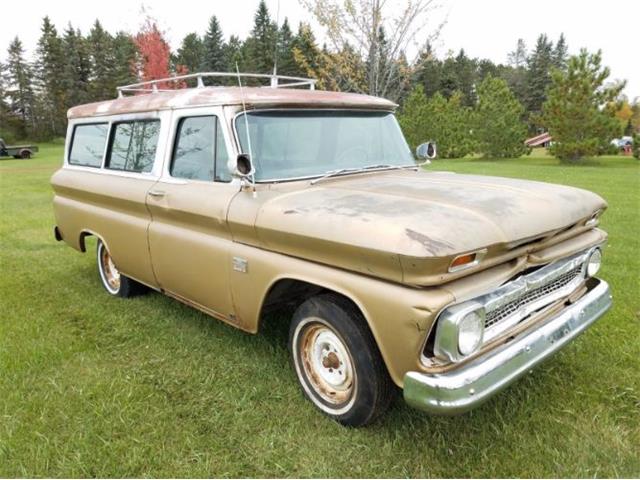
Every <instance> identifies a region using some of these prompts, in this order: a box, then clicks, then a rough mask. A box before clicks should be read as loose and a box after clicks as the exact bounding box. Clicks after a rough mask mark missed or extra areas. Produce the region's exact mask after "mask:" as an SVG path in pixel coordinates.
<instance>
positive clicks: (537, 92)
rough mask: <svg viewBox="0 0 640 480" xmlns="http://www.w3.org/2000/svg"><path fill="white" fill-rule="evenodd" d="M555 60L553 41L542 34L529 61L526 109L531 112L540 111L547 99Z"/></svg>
mask: <svg viewBox="0 0 640 480" xmlns="http://www.w3.org/2000/svg"><path fill="white" fill-rule="evenodd" d="M553 61H554V60H553V43H552V42H551V41H549V39H548V38H547V36H546V35H544V34H542V35H540V36H539V37H538V40H537V42H536V46H535V49H534V50H533V53H532V54H531V55H530V56H529V59H528V62H527V67H528V71H527V80H526V91H527V93H526V98H527V100H526V109H527V111H528V112H530V113H537V112H540V110H541V108H542V104H543V103H544V101H545V99H546V90H547V87H548V86H549V84H550V83H551V69H552V67H553Z"/></svg>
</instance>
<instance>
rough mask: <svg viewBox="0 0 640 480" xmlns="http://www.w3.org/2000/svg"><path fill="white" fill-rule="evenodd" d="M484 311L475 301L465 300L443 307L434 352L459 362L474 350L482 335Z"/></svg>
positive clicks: (441, 356)
mask: <svg viewBox="0 0 640 480" xmlns="http://www.w3.org/2000/svg"><path fill="white" fill-rule="evenodd" d="M484 322H485V311H484V307H483V306H482V305H480V304H479V303H477V302H465V303H460V304H458V305H454V306H452V307H449V308H447V309H445V310H444V311H443V312H442V313H441V314H440V316H439V317H438V325H437V330H436V338H435V344H434V353H435V355H436V356H437V357H440V358H442V359H444V360H450V361H452V362H459V361H460V360H463V359H464V358H465V357H468V356H469V355H471V354H472V353H474V352H476V351H477V350H478V349H479V348H480V346H481V345H482V340H483V336H484Z"/></svg>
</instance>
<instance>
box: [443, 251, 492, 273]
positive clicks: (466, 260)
mask: <svg viewBox="0 0 640 480" xmlns="http://www.w3.org/2000/svg"><path fill="white" fill-rule="evenodd" d="M485 253H487V250H486V249H483V250H479V251H477V252H473V253H465V254H463V255H458V256H457V257H456V258H454V259H453V262H451V265H449V272H457V271H458V270H463V269H465V268H469V267H473V266H475V265H477V264H478V263H479V262H480V260H482V257H484V255H485Z"/></svg>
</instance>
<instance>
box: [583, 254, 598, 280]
mask: <svg viewBox="0 0 640 480" xmlns="http://www.w3.org/2000/svg"><path fill="white" fill-rule="evenodd" d="M601 266H602V250H601V249H600V248H599V247H596V248H593V249H591V251H590V252H589V255H588V256H587V259H586V260H585V262H584V274H585V277H586V278H591V277H595V276H596V275H597V274H598V272H599V271H600V267H601Z"/></svg>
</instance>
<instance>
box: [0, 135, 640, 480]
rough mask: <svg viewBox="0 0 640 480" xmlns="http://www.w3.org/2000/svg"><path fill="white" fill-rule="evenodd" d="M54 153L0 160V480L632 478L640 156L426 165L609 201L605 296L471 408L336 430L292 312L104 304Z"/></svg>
mask: <svg viewBox="0 0 640 480" xmlns="http://www.w3.org/2000/svg"><path fill="white" fill-rule="evenodd" d="M62 151H63V148H62V146H60V145H42V151H41V153H40V154H38V155H37V157H36V158H34V159H32V160H28V161H26V160H1V161H0V208H1V212H2V213H1V218H0V221H1V232H2V233H1V237H0V238H1V241H0V274H1V275H0V296H1V301H0V477H12V476H30V477H34V476H36V477H39V476H45V477H47V476H54V477H59V476H63V477H93V476H100V477H112V476H115V477H141V476H142V477H145V476H154V477H173V476H178V477H202V476H232V477H244V476H249V477H254V476H255V477H264V476H268V477H271V476H296V477H298V476H300V477H309V476H320V477H355V476H358V477H359V476H364V477H378V476H383V477H390V476H391V477H414V476H420V477H434V476H435V477H513V476H515V477H520V476H524V477H530V476H533V477H556V476H558V477H592V476H604V477H609V476H625V477H634V476H635V477H637V476H640V285H639V284H640V278H639V275H640V260H639V259H640V220H639V218H638V216H639V214H640V168H639V165H640V162H638V161H636V160H634V159H631V158H616V157H606V158H601V159H598V160H595V161H593V162H588V163H586V164H584V165H580V166H560V165H559V164H558V162H557V161H556V160H554V159H553V158H549V157H525V158H522V159H518V160H505V161H483V160H477V159H474V160H455V161H439V160H437V161H435V162H434V163H433V165H432V166H431V167H430V168H433V169H442V170H454V171H457V172H465V173H467V172H472V173H479V174H490V175H504V176H511V177H521V178H528V179H536V180H543V181H549V182H555V183H563V184H569V185H575V186H577V187H582V188H587V189H590V190H593V191H595V192H597V193H599V194H600V195H602V196H603V197H604V198H606V199H607V201H608V202H609V210H608V211H607V213H606V214H605V215H604V217H603V220H602V225H603V227H604V228H605V229H606V230H607V231H608V232H609V234H610V239H609V245H608V246H607V248H606V251H605V256H604V267H603V269H602V276H603V277H604V278H605V279H606V280H607V281H609V282H610V283H611V286H612V288H613V294H614V301H615V307H614V309H613V310H612V311H611V312H610V313H609V314H607V315H606V317H604V318H603V319H602V320H601V321H600V322H598V323H597V324H596V325H595V326H594V327H593V328H591V329H590V330H589V331H588V332H586V333H585V334H584V335H583V336H581V337H580V338H579V339H578V340H577V341H575V342H573V343H572V344H571V345H570V346H568V348H566V349H565V350H564V351H562V352H561V353H560V354H559V355H557V356H556V357H554V358H553V359H552V360H550V361H549V362H547V363H545V364H544V365H543V366H542V367H540V368H538V369H537V370H536V371H534V373H533V374H532V375H529V376H527V377H526V378H524V379H522V380H521V381H520V382H518V383H517V384H515V385H513V386H512V387H510V388H509V389H508V390H506V391H505V392H503V393H502V394H501V395H499V396H498V397H496V398H495V399H493V400H491V401H490V402H489V403H487V404H485V405H484V406H483V407H481V408H479V409H477V410H475V411H473V412H471V413H469V414H466V415H462V416H458V417H452V418H448V417H434V416H429V415H427V414H425V413H421V412H418V411H414V410H411V409H409V408H408V407H407V406H405V405H404V403H403V402H402V400H401V398H399V399H398V400H397V401H396V402H395V404H394V406H393V407H392V409H391V410H390V412H389V414H388V415H387V416H386V417H384V418H383V419H382V420H381V421H379V422H377V423H376V424H374V425H372V426H371V427H369V428H365V429H347V428H343V427H341V426H340V425H338V424H336V423H334V422H332V421H330V420H328V419H327V418H325V417H324V416H322V415H321V414H319V413H318V412H316V410H315V409H314V408H313V407H312V406H311V404H310V403H309V402H307V401H305V400H304V399H303V397H302V394H301V393H300V391H299V388H298V386H297V384H296V380H295V377H294V374H293V372H292V370H291V368H290V366H289V358H288V353H287V349H286V336H287V328H288V325H287V323H288V320H287V319H286V318H277V317H274V318H270V319H269V322H268V323H267V325H266V328H265V330H264V332H263V333H261V334H260V335H258V336H251V335H247V334H245V333H242V332H240V331H237V330H234V329H233V328H231V327H229V326H226V325H224V324H222V323H220V322H217V321H215V320H213V319H211V318H209V317H207V316H206V315H204V314H202V313H199V312H197V311H195V310H193V309H191V308H189V307H186V306H184V305H181V304H180V303H178V302H176V301H174V300H171V299H169V298H166V297H164V296H162V295H160V294H157V293H152V294H149V295H147V296H143V297H138V298H135V299H132V300H123V299H117V298H112V297H109V296H108V295H107V294H106V292H105V291H104V290H103V288H102V286H101V285H100V283H99V280H98V274H97V270H96V265H95V253H94V252H95V251H94V248H95V243H91V245H90V247H91V250H90V253H87V254H84V255H82V254H80V253H78V252H76V251H74V250H72V249H71V248H69V247H67V246H66V245H65V244H63V243H58V242H56V241H55V240H54V239H53V234H52V228H53V224H54V220H53V214H52V208H51V198H52V192H51V189H50V187H49V178H50V176H51V174H52V173H53V171H54V170H55V169H56V168H57V167H58V165H59V164H60V163H61V159H62Z"/></svg>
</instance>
